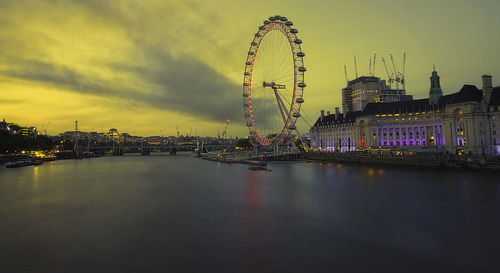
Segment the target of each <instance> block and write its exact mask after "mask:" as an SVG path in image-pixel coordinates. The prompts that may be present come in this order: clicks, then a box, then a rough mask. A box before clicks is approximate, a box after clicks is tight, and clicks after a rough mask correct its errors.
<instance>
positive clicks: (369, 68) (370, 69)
mask: <svg viewBox="0 0 500 273" xmlns="http://www.w3.org/2000/svg"><path fill="white" fill-rule="evenodd" d="M368 75H373V74H372V58H370V65H369V66H368Z"/></svg>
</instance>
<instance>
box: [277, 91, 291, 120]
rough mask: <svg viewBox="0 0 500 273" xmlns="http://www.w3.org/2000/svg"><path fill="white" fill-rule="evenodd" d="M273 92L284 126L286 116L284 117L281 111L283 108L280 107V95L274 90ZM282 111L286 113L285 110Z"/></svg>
mask: <svg viewBox="0 0 500 273" xmlns="http://www.w3.org/2000/svg"><path fill="white" fill-rule="evenodd" d="M273 90H274V96H276V102H277V103H278V108H279V110H280V113H281V117H282V118H283V122H284V123H285V124H286V118H287V117H288V115H287V116H285V113H284V112H283V109H284V108H285V107H283V105H282V103H283V102H282V101H281V98H280V95H279V94H278V91H277V90H276V89H273ZM284 110H285V111H286V109H284Z"/></svg>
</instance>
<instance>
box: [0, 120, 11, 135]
mask: <svg viewBox="0 0 500 273" xmlns="http://www.w3.org/2000/svg"><path fill="white" fill-rule="evenodd" d="M0 131H5V132H10V128H9V124H7V122H5V119H3V121H2V122H0Z"/></svg>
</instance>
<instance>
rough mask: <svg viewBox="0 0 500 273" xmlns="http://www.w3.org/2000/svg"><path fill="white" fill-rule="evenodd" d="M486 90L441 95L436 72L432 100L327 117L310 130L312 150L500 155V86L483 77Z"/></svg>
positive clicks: (379, 105)
mask: <svg viewBox="0 0 500 273" xmlns="http://www.w3.org/2000/svg"><path fill="white" fill-rule="evenodd" d="M482 80H483V88H482V90H479V89H478V88H477V87H475V86H472V85H464V86H463V87H462V89H461V90H460V91H459V92H456V93H453V94H449V95H442V94H443V93H442V90H441V87H440V82H439V76H438V74H437V72H436V71H433V72H432V76H431V88H430V91H429V98H427V99H419V100H408V101H396V102H382V103H377V102H371V103H367V104H366V107H365V108H364V109H363V110H362V111H344V113H343V114H340V113H338V112H337V113H335V114H333V115H326V116H325V115H324V111H322V112H321V116H320V117H319V118H318V119H317V121H316V123H315V124H314V126H313V127H312V128H311V130H310V133H311V142H312V146H313V147H314V148H316V149H319V150H322V151H339V152H344V151H354V150H364V149H368V148H394V149H397V150H415V151H448V152H451V153H457V154H469V155H499V154H500V136H499V134H500V130H499V129H498V128H500V109H499V108H500V87H495V88H493V86H492V80H491V76H488V75H484V76H482Z"/></svg>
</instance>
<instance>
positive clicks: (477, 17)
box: [0, 1, 500, 137]
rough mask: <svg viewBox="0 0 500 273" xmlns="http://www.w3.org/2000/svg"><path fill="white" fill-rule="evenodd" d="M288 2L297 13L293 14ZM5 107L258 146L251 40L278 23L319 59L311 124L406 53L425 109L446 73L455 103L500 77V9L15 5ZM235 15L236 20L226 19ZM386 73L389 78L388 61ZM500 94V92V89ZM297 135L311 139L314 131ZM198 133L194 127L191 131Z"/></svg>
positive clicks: (31, 121)
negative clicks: (247, 90) (249, 87)
mask: <svg viewBox="0 0 500 273" xmlns="http://www.w3.org/2000/svg"><path fill="white" fill-rule="evenodd" d="M285 3H286V4H285ZM0 7H1V9H2V13H1V14H0V22H1V24H0V41H1V43H0V52H2V53H0V88H1V89H2V96H1V98H0V105H1V109H2V111H1V114H2V117H0V118H5V119H6V120H7V121H13V122H16V123H20V124H23V125H25V126H37V127H42V126H43V125H45V124H47V123H48V122H50V127H49V128H48V130H47V131H48V133H49V134H56V133H59V132H64V131H71V130H72V129H73V126H74V120H79V122H80V123H79V125H80V126H79V127H80V129H81V130H82V131H101V127H103V128H108V129H109V128H117V129H118V130H119V131H121V132H129V133H132V132H134V131H136V134H137V135H159V134H160V132H164V134H165V135H176V134H177V133H176V127H179V130H180V131H181V134H186V132H190V131H191V130H192V131H193V132H194V131H195V130H196V132H197V133H198V134H199V135H208V136H214V135H217V130H218V129H219V130H221V131H222V129H223V127H224V124H225V121H226V119H227V118H229V119H231V124H230V127H229V131H228V136H240V137H241V136H245V135H246V134H248V129H247V128H246V126H245V123H244V121H243V109H242V100H241V92H242V88H241V84H242V80H243V69H244V61H245V57H246V53H247V51H248V46H249V43H250V42H251V39H252V35H253V34H254V33H255V32H256V31H257V27H258V26H259V25H261V24H262V21H263V20H264V19H266V18H267V17H268V16H272V15H275V14H280V15H283V16H287V17H288V18H289V19H290V20H291V21H293V22H294V23H295V26H296V27H297V28H298V30H299V34H300V37H301V39H302V40H303V41H304V44H303V49H304V52H306V54H307V56H306V58H305V61H304V62H305V66H306V67H307V69H308V72H307V73H306V76H305V82H306V83H307V88H306V90H305V92H304V99H305V101H306V102H305V103H304V107H303V115H304V116H306V117H307V118H308V119H309V120H310V121H312V122H314V120H315V119H316V117H317V116H318V115H319V110H320V109H327V110H333V109H334V107H336V106H337V107H339V106H341V89H342V88H343V87H345V76H344V71H343V69H344V65H347V68H348V73H349V78H350V79H353V78H354V67H353V66H354V65H353V55H357V58H358V72H359V74H360V75H363V74H364V75H367V74H368V62H369V58H370V57H371V56H372V54H373V52H376V53H377V56H387V55H388V54H389V53H392V54H393V55H394V57H395V58H396V62H397V63H400V62H401V61H402V52H403V51H406V52H407V65H406V75H407V77H406V78H407V93H408V94H410V95H414V97H415V98H424V97H426V96H427V93H428V92H429V75H430V72H431V71H432V66H433V65H434V64H435V65H436V66H437V70H438V71H439V73H440V75H441V78H442V87H443V92H444V93H445V94H450V93H454V92H457V91H458V90H460V88H461V86H462V85H464V84H473V85H476V86H478V87H480V86H481V83H480V75H482V74H491V75H492V76H494V77H493V79H496V76H500V68H499V67H498V66H495V64H496V63H498V62H499V61H500V53H499V52H498V51H497V50H496V47H495V45H496V44H497V43H498V40H499V38H498V37H495V35H494V33H495V32H494V31H495V29H496V26H498V25H499V23H500V19H499V18H498V17H496V16H494V12H495V11H496V10H498V8H499V7H500V3H497V2H495V1H477V2H474V3H471V2H468V1H453V5H452V4H450V3H449V2H448V1H439V2H436V1H419V2H418V3H412V2H411V1H378V2H377V3H376V4H374V3H373V2H371V1H356V2H351V3H345V2H339V1H336V2H332V3H329V2H328V3H327V2H323V1H314V2H311V3H308V5H307V7H305V6H303V3H302V2H299V1H291V2H289V1H275V2H273V3H268V2H264V1H254V2H252V5H251V7H249V6H248V3H247V2H239V3H233V2H231V1H218V2H217V4H214V2H210V3H204V2H201V1H168V2H165V1H146V2H142V1H141V2H135V1H121V2H120V4H116V3H115V4H111V3H101V2H100V1H61V2H55V3H51V2H49V1H16V2H11V3H2V4H0ZM221 7H223V9H222V8H221ZM376 76H379V77H381V78H386V77H385V71H384V70H383V65H382V63H381V62H378V63H377V71H376ZM493 85H494V86H495V85H496V84H495V82H494V83H493ZM298 127H299V128H302V130H303V131H307V130H308V129H309V128H307V126H306V124H305V123H303V122H302V121H299V123H298ZM191 128H193V129H191Z"/></svg>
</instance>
